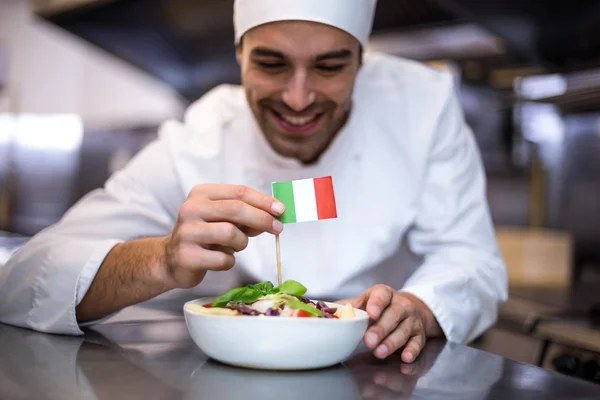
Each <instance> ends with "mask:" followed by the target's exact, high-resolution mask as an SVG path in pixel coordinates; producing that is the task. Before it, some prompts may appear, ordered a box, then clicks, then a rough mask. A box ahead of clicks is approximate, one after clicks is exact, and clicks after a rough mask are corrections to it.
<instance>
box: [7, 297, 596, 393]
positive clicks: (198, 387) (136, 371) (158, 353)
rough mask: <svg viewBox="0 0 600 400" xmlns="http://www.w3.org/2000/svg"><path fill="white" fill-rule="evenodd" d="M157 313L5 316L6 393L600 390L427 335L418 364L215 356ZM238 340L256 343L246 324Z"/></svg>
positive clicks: (178, 323) (179, 320)
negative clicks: (299, 368)
mask: <svg viewBox="0 0 600 400" xmlns="http://www.w3.org/2000/svg"><path fill="white" fill-rule="evenodd" d="M167 308H168V309H169V310H173V307H172V306H169V307H167ZM140 311H142V310H140ZM143 311H144V312H147V310H143ZM135 312H136V307H134V308H132V309H130V310H129V314H135ZM147 315H148V314H147ZM156 315H160V316H161V317H155V318H149V319H147V320H145V321H140V320H138V321H135V322H128V321H124V320H122V321H118V322H114V323H105V324H101V325H97V326H96V327H95V328H93V329H91V330H89V331H87V332H86V335H85V336H84V337H66V336H54V335H47V334H41V333H37V332H33V331H29V330H24V329H19V328H15V327H10V326H7V325H2V324H0V355H1V356H0V398H1V399H75V398H76V399H110V400H116V399H121V398H123V399H225V400H227V399H235V400H239V399H282V398H285V399H286V400H287V399H310V400H318V399H344V400H352V399H409V398H410V399H461V400H465V399H534V398H535V399H553V400H555V399H598V398H600V386H596V385H593V384H591V383H587V382H585V381H580V380H575V379H572V378H569V377H566V376H563V375H560V374H558V373H553V372H549V371H546V370H543V369H540V368H536V367H532V366H529V365H526V364H521V363H517V362H514V361H510V360H508V359H504V358H502V357H500V356H496V355H492V354H489V353H486V352H482V351H479V350H477V349H474V348H471V347H466V346H462V345H457V344H449V343H446V342H444V341H431V342H429V343H428V345H427V346H426V348H425V349H424V351H423V353H422V355H421V356H420V357H419V358H418V359H417V361H416V363H415V364H413V365H406V364H402V362H401V361H400V359H399V358H398V356H394V357H392V358H391V359H389V360H386V361H380V360H377V359H375V358H374V357H372V356H371V355H370V353H369V352H365V351H364V349H359V350H358V351H357V352H356V353H355V355H354V356H353V357H352V358H351V359H350V360H348V361H347V362H345V363H344V364H342V365H339V366H337V367H335V368H330V369H325V370H319V371H305V372H287V373H281V372H266V371H253V370H245V369H238V368H233V367H228V366H225V365H222V364H219V363H217V362H215V361H212V360H210V359H208V358H207V357H206V356H205V355H204V354H203V353H202V352H201V351H200V350H199V349H198V348H197V347H196V346H195V344H194V343H193V341H192V340H191V338H190V336H189V334H188V332H187V329H186V326H185V322H184V320H183V317H182V316H181V315H180V313H179V312H178V311H168V310H165V309H163V310H161V311H160V314H156ZM240 340H247V341H248V346H251V345H252V338H246V337H244V336H243V333H240ZM315 340H318V338H315ZM291 345H293V344H291ZM307 351H310V349H307Z"/></svg>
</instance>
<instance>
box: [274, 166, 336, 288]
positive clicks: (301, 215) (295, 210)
mask: <svg viewBox="0 0 600 400" xmlns="http://www.w3.org/2000/svg"><path fill="white" fill-rule="evenodd" d="M272 191H273V197H275V198H276V199H277V200H279V201H281V202H282V203H283V204H284V206H285V211H284V213H283V214H282V215H281V216H279V218H278V219H279V220H280V221H281V222H282V223H284V224H294V223H297V222H308V221H320V220H324V219H331V218H337V207H336V202H335V195H334V193H333V180H332V178H331V176H324V177H321V178H313V179H300V180H295V181H289V182H273V184H272ZM275 247H276V251H277V281H278V282H279V284H280V285H281V251H280V245H279V235H276V236H275Z"/></svg>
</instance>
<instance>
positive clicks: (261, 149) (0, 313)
mask: <svg viewBox="0 0 600 400" xmlns="http://www.w3.org/2000/svg"><path fill="white" fill-rule="evenodd" d="M375 7H376V4H375V0H303V1H297V0H237V1H236V2H235V6H234V26H235V44H236V46H237V60H238V62H239V65H240V68H241V81H242V85H241V86H234V85H222V86H218V87H216V88H214V89H213V90H212V91H210V92H209V93H207V94H206V95H204V96H203V97H202V98H200V99H199V100H198V101H196V102H195V103H193V104H192V105H191V106H190V107H189V109H188V110H187V111H186V113H185V117H184V118H183V119H182V120H181V121H175V120H172V121H167V122H165V123H164V124H163V125H162V126H161V129H160V132H159V135H158V138H157V139H156V140H155V141H154V142H152V143H151V144H150V145H148V146H147V147H146V148H144V149H143V150H142V151H141V152H140V153H138V154H137V155H136V157H135V158H134V159H133V160H132V161H131V162H130V163H129V164H128V165H127V166H126V167H125V168H124V169H122V170H121V171H119V172H117V173H115V174H114V175H113V176H111V177H110V179H109V180H108V181H107V182H106V185H105V186H104V187H103V188H102V189H98V190H95V191H93V192H91V193H89V194H88V195H87V196H85V197H84V198H83V199H81V200H80V201H79V202H78V203H77V204H76V205H75V206H74V207H73V208H72V209H71V210H69V211H68V212H67V213H66V215H65V216H64V217H63V218H62V219H61V220H60V221H59V222H58V223H57V224H55V225H53V226H51V227H49V228H47V229H45V230H44V231H42V232H40V233H39V234H37V235H36V236H34V237H33V238H32V239H31V240H30V241H29V242H28V243H27V244H26V245H25V246H23V247H22V248H21V249H20V250H19V251H18V252H17V253H16V254H14V256H13V257H12V258H11V259H10V260H9V262H8V263H7V265H5V266H4V267H3V268H2V269H1V270H0V321H2V322H4V323H8V324H13V325H17V326H22V327H28V328H31V329H35V330H39V331H43V332H52V333H62V334H72V335H79V334H82V330H81V329H82V328H83V327H84V326H87V325H90V324H94V323H97V322H98V321H102V320H103V319H105V318H107V317H109V316H111V315H113V314H114V313H116V312H118V311H119V310H122V309H123V308H125V307H127V306H130V305H133V304H137V303H140V302H144V301H147V300H150V299H156V298H160V297H161V296H168V295H169V294H172V293H179V294H181V293H185V294H186V295H187V296H188V298H189V296H190V295H191V294H193V295H198V296H199V295H200V294H202V293H205V292H211V293H213V294H220V293H222V292H223V291H224V290H227V289H229V288H231V287H232V286H234V285H239V284H243V283H255V282H258V281H266V280H270V281H272V282H276V276H277V275H276V274H277V271H276V258H275V257H276V253H275V245H274V244H275V239H274V235H276V234H280V239H281V257H282V268H283V277H284V280H285V279H295V280H297V281H299V282H301V283H303V284H304V285H305V286H306V287H307V288H308V292H307V295H308V296H310V297H312V298H321V299H335V300H339V301H340V302H342V303H344V302H351V303H352V304H353V305H354V306H355V307H358V308H362V309H365V310H366V311H367V312H368V314H369V315H370V317H371V319H372V321H373V322H372V324H371V325H370V327H369V329H368V331H367V332H366V334H365V337H364V341H365V344H366V346H368V347H369V348H370V349H372V351H373V352H374V354H375V355H376V356H377V357H380V358H385V357H387V356H388V355H390V354H392V353H393V352H395V351H396V350H399V351H401V357H402V359H403V360H404V361H405V362H412V361H413V360H414V359H415V358H416V357H417V356H418V355H419V353H420V351H421V349H422V348H423V346H424V344H425V342H426V340H427V339H428V338H432V337H437V336H443V337H445V338H447V339H448V340H449V341H454V342H463V343H464V342H468V341H470V340H472V339H474V338H475V337H477V336H478V335H480V334H481V333H482V332H483V331H485V330H486V329H487V328H489V327H490V326H491V324H493V323H494V321H495V319H496V316H497V309H498V306H499V305H500V304H501V303H502V302H503V301H505V300H506V297H507V281H506V270H505V266H504V264H503V261H502V259H501V257H500V256H499V252H498V248H497V244H496V242H495V235H494V230H493V225H492V221H491V218H490V214H489V211H488V205H487V203H486V197H485V176H484V171H483V168H482V164H481V161H480V157H479V154H478V150H477V147H476V144H475V142H474V140H473V135H472V133H471V131H470V129H469V127H468V126H467V125H466V123H465V120H464V117H463V113H462V110H461V107H460V103H459V101H458V99H457V96H456V92H455V88H454V87H453V79H452V77H451V76H450V75H449V74H447V73H444V72H440V71H436V70H433V69H430V68H428V67H426V66H423V65H421V64H419V63H416V62H412V61H408V60H404V59H400V58H396V57H392V56H389V55H385V54H378V53H368V52H366V51H365V46H366V44H367V41H368V38H369V35H370V32H371V27H372V22H373V16H374V11H375ZM321 176H331V177H332V179H333V182H334V189H335V196H336V202H337V213H338V218H335V219H330V220H324V221H316V222H304V223H297V224H286V225H285V229H284V226H283V225H282V224H281V222H280V221H279V220H278V219H277V217H278V216H279V215H281V214H282V212H283V211H284V206H283V204H281V203H280V202H278V201H277V200H276V199H275V198H273V197H272V196H271V183H272V182H274V181H291V180H296V179H305V178H316V177H321Z"/></svg>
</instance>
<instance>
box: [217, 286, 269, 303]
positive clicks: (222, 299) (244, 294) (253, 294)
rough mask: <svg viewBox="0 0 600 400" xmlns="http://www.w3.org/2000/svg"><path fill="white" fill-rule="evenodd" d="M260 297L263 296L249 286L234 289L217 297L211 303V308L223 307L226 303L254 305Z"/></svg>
mask: <svg viewBox="0 0 600 400" xmlns="http://www.w3.org/2000/svg"><path fill="white" fill-rule="evenodd" d="M262 295H263V294H262V293H261V292H260V291H258V290H256V289H255V288H252V287H250V286H246V287H241V288H235V289H231V290H230V291H228V292H227V293H225V294H223V295H221V296H219V297H217V298H216V299H215V300H214V301H213V304H212V306H213V307H225V306H226V305H227V303H229V302H230V301H231V302H235V303H245V304H250V303H254V302H255V301H256V300H258V298H259V297H261V296H262Z"/></svg>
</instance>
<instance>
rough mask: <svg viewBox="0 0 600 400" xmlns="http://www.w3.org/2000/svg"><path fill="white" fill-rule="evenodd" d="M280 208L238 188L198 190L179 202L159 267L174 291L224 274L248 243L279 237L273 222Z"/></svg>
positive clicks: (266, 198) (268, 199)
mask: <svg viewBox="0 0 600 400" xmlns="http://www.w3.org/2000/svg"><path fill="white" fill-rule="evenodd" d="M283 211H284V205H283V204H282V203H280V202H279V201H277V200H276V199H274V198H273V197H270V196H267V195H265V194H263V193H260V192H258V191H256V190H253V189H250V188H248V187H245V186H237V185H209V184H207V185H198V186H196V187H194V188H193V189H192V190H191V192H190V194H189V196H188V198H187V200H186V201H185V202H184V203H183V205H182V206H181V208H180V210H179V215H178V216H177V221H176V223H175V226H174V228H173V231H172V232H171V234H170V235H168V236H167V237H166V238H165V251H164V254H165V256H164V268H165V270H166V276H167V278H166V279H167V280H168V281H169V284H170V285H171V286H172V287H173V288H191V287H194V286H196V285H198V284H199V283H200V282H201V281H202V279H203V278H204V276H205V275H206V272H207V271H211V270H212V271H224V270H229V269H231V268H232V267H233V265H234V264H235V257H234V253H236V252H239V251H242V250H244V249H245V248H246V246H247V245H248V238H249V237H252V236H257V235H259V234H261V233H264V232H268V233H272V234H278V233H280V232H281V231H282V230H283V225H282V223H281V222H280V221H278V220H277V219H276V216H278V215H281V214H282V213H283Z"/></svg>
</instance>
